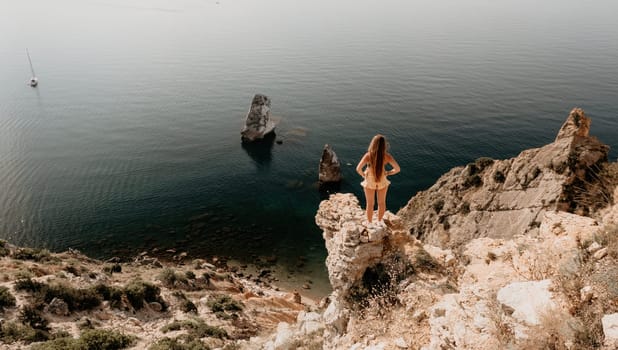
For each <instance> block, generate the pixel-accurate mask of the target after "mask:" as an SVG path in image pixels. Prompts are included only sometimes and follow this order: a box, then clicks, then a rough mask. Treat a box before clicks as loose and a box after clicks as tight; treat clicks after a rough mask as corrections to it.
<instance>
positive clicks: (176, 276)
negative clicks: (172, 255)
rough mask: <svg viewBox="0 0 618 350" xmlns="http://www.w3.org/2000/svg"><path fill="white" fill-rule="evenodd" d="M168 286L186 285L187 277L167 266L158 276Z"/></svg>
mask: <svg viewBox="0 0 618 350" xmlns="http://www.w3.org/2000/svg"><path fill="white" fill-rule="evenodd" d="M157 278H158V279H159V280H160V281H161V283H163V285H164V286H166V287H167V288H175V287H186V286H187V282H188V281H187V277H186V276H185V275H183V274H181V273H178V272H176V271H174V270H173V269H170V268H165V269H163V271H161V273H159V276H158V277H157Z"/></svg>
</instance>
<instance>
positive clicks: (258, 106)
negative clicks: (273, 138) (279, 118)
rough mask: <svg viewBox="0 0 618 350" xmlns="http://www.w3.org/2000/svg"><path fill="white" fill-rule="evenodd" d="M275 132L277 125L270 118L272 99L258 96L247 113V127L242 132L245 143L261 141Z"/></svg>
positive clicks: (254, 98)
mask: <svg viewBox="0 0 618 350" xmlns="http://www.w3.org/2000/svg"><path fill="white" fill-rule="evenodd" d="M274 130H275V123H274V122H273V121H272V120H271V116H270V98H268V96H266V95H262V94H256V95H255V96H254V97H253V101H252V102H251V107H250V108H249V112H248V113H247V119H246V121H245V126H244V128H243V129H242V131H241V132H240V135H241V139H242V141H243V142H252V141H256V140H261V139H263V138H264V136H266V135H268V134H269V133H271V132H274Z"/></svg>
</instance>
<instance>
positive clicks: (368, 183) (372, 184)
mask: <svg viewBox="0 0 618 350" xmlns="http://www.w3.org/2000/svg"><path fill="white" fill-rule="evenodd" d="M364 173H365V180H363V182H361V186H363V187H366V188H369V189H372V190H381V189H384V188H386V187H387V186H388V185H390V184H391V182H390V181H388V179H387V178H386V169H384V170H382V176H381V178H380V181H376V180H375V176H374V175H373V171H369V166H367V168H365V172H364Z"/></svg>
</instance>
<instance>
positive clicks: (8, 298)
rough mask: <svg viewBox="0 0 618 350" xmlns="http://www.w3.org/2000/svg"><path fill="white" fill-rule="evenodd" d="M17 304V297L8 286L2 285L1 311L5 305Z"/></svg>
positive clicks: (0, 290) (0, 294)
mask: <svg viewBox="0 0 618 350" xmlns="http://www.w3.org/2000/svg"><path fill="white" fill-rule="evenodd" d="M13 306H15V297H14V296H13V294H11V292H10V291H9V289H8V288H7V287H0V312H2V311H4V308H5V307H13Z"/></svg>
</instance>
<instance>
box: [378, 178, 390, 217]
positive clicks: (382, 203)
mask: <svg viewBox="0 0 618 350" xmlns="http://www.w3.org/2000/svg"><path fill="white" fill-rule="evenodd" d="M386 191H388V186H386V187H384V188H383V189H381V190H378V221H382V218H383V217H384V212H385V211H386Z"/></svg>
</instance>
